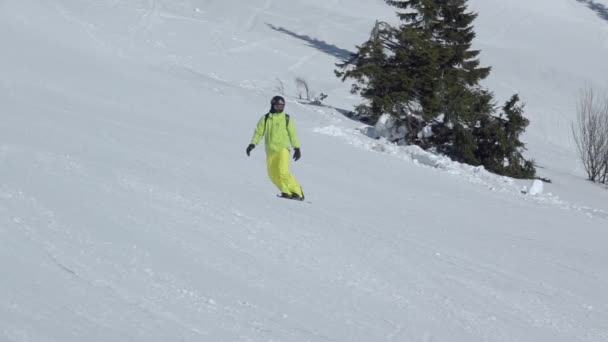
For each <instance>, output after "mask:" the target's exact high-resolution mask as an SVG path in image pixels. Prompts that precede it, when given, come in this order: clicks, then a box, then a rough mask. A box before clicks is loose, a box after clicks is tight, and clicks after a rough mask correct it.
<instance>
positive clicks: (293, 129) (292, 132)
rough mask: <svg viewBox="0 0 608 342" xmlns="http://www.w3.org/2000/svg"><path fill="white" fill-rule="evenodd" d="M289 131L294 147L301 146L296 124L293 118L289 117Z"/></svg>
mask: <svg viewBox="0 0 608 342" xmlns="http://www.w3.org/2000/svg"><path fill="white" fill-rule="evenodd" d="M287 133H288V134H289V141H290V142H291V146H292V147H293V148H300V142H299V141H298V134H297V133H296V125H295V124H294V123H293V118H290V119H289V123H288V124H287Z"/></svg>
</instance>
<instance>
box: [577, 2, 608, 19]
mask: <svg viewBox="0 0 608 342" xmlns="http://www.w3.org/2000/svg"><path fill="white" fill-rule="evenodd" d="M576 1H578V2H581V3H584V4H585V5H587V7H589V8H590V9H591V10H593V11H594V12H595V13H597V15H598V16H599V17H600V18H602V19H604V20H606V21H608V6H606V5H603V4H600V3H597V2H595V1H593V0H576Z"/></svg>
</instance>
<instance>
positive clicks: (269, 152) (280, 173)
mask: <svg viewBox="0 0 608 342" xmlns="http://www.w3.org/2000/svg"><path fill="white" fill-rule="evenodd" d="M262 137H264V138H265V139H264V145H265V147H266V167H267V168H268V176H270V179H271V180H272V182H273V183H274V184H275V185H276V186H277V188H279V190H280V191H281V192H282V193H286V194H297V195H298V196H300V197H303V193H302V187H301V186H300V184H299V183H298V181H297V180H296V178H295V177H294V176H293V175H292V174H291V172H289V148H290V147H293V148H299V147H300V143H299V142H298V135H297V134H296V127H295V125H294V123H293V119H292V118H289V120H288V119H287V114H285V113H282V112H281V113H272V112H271V113H268V114H266V115H263V116H262V118H261V119H260V120H259V121H258V124H257V126H256V128H255V132H254V133H253V138H252V139H251V143H252V144H253V145H257V144H258V143H259V142H260V140H262Z"/></svg>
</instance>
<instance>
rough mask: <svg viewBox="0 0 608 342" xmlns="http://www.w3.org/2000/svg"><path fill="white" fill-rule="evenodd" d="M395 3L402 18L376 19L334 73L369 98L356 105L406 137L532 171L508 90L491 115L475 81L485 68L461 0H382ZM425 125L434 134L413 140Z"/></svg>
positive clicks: (519, 112) (503, 167)
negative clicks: (392, 122)
mask: <svg viewBox="0 0 608 342" xmlns="http://www.w3.org/2000/svg"><path fill="white" fill-rule="evenodd" d="M385 2H386V3H387V4H389V5H391V6H394V7H396V8H398V10H399V11H398V12H397V15H398V17H399V18H400V19H401V21H402V22H401V25H400V26H399V27H396V28H393V27H390V26H389V25H388V24H383V25H382V26H380V25H378V24H377V25H376V28H375V30H374V33H373V34H372V38H371V39H370V40H369V41H367V42H366V43H364V44H363V45H362V46H361V47H358V52H357V53H355V54H353V55H352V58H351V59H349V60H347V61H344V62H343V63H341V64H337V66H338V67H339V68H340V69H341V71H336V75H338V76H339V77H341V78H342V80H343V81H344V80H346V79H347V78H353V79H355V80H356V84H354V85H353V88H352V92H354V93H360V94H361V96H363V97H364V98H365V99H367V100H368V101H369V103H368V104H364V105H361V106H359V107H358V108H357V110H358V111H359V112H364V113H368V114H370V115H371V116H372V117H374V118H377V117H378V116H380V115H381V114H383V113H388V114H391V115H392V116H393V117H395V118H396V119H397V120H399V121H401V122H402V123H404V124H405V125H406V127H407V129H408V137H407V142H408V143H417V144H419V145H421V146H423V147H432V146H434V147H436V148H437V150H438V151H440V152H443V153H446V154H448V155H450V156H451V157H452V158H454V159H456V160H459V161H462V162H465V163H468V164H472V165H484V166H485V167H486V168H488V169H489V170H491V171H493V172H497V173H500V174H509V175H512V176H515V177H531V176H533V175H534V171H535V170H534V166H533V163H532V162H529V161H526V160H525V159H523V157H522V155H521V151H522V150H523V148H524V146H523V143H521V142H520V141H519V135H520V134H521V133H522V132H523V130H524V129H525V127H526V126H527V124H528V121H527V119H525V118H524V117H523V107H521V106H519V105H518V100H519V99H518V98H517V96H514V97H513V98H512V99H511V100H510V101H508V102H507V104H505V106H504V107H503V114H501V116H500V117H495V116H494V112H495V109H494V102H493V101H494V100H493V95H492V93H491V92H489V91H488V90H485V89H483V88H482V87H481V86H480V85H479V83H480V82H481V81H482V80H483V79H484V78H486V77H487V76H488V75H489V73H490V68H489V67H480V62H479V59H478V57H479V53H480V51H478V50H473V49H472V42H473V39H474V38H475V32H474V31H473V26H472V24H473V21H474V20H475V18H476V17H477V14H476V13H473V12H469V11H468V9H467V1H466V0H385ZM425 125H431V126H432V127H433V133H434V136H433V137H432V138H430V139H428V140H427V139H422V140H420V139H418V134H417V133H418V132H419V130H420V129H422V128H423V127H424V126H425Z"/></svg>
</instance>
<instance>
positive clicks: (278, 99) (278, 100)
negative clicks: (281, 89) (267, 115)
mask: <svg viewBox="0 0 608 342" xmlns="http://www.w3.org/2000/svg"><path fill="white" fill-rule="evenodd" d="M276 104H282V105H284V104H285V99H284V98H283V96H278V95H277V96H275V97H273V98H272V100H270V105H271V106H274V105H276Z"/></svg>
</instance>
